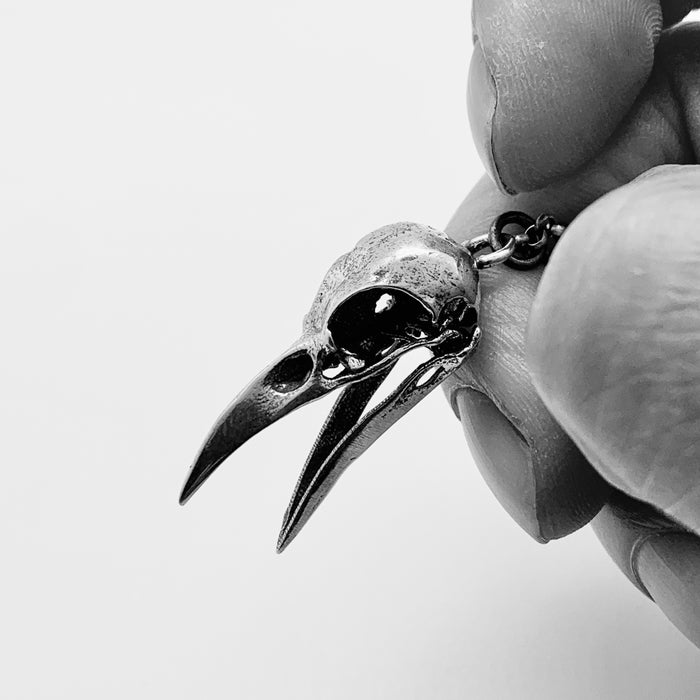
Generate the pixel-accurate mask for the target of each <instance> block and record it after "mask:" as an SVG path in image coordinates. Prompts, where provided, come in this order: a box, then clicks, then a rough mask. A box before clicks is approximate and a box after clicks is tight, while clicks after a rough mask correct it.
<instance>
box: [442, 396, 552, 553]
mask: <svg viewBox="0 0 700 700" xmlns="http://www.w3.org/2000/svg"><path fill="white" fill-rule="evenodd" d="M454 403H455V406H456V408H457V412H458V413H459V418H460V420H461V422H462V427H463V428H464V434H465V436H466V438H467V442H468V443H469V447H470V449H471V451H472V455H473V456H474V460H475V462H476V465H477V467H478V468H479V471H480V472H481V474H482V475H483V477H484V480H485V481H486V483H487V484H488V486H489V488H490V489H491V491H493V493H494V495H495V496H496V498H497V499H498V500H499V502H500V503H501V505H502V506H503V507H504V508H505V509H506V510H507V511H508V513H509V514H510V516H511V517H512V518H513V520H515V522H517V523H518V525H520V527H522V528H523V530H525V531H526V532H527V533H528V534H529V535H531V536H532V537H534V538H535V539H536V540H538V541H540V542H545V541H546V538H545V537H544V536H543V534H542V531H541V528H540V525H539V522H538V519H537V510H536V497H535V479H534V471H533V468H532V459H531V455H530V449H529V447H528V444H527V442H526V441H525V439H524V438H523V436H522V434H521V433H520V432H519V431H518V430H517V428H516V427H515V426H514V425H513V423H511V422H510V421H509V420H508V418H506V416H505V415H504V414H503V413H502V412H501V411H500V410H499V409H498V407H497V406H496V404H494V403H493V401H491V399H490V398H489V397H488V396H486V394H484V393H482V392H481V391H478V390H476V389H472V388H465V389H461V390H460V391H459V392H457V394H456V397H455V401H454Z"/></svg>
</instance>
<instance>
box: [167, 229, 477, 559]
mask: <svg viewBox="0 0 700 700" xmlns="http://www.w3.org/2000/svg"><path fill="white" fill-rule="evenodd" d="M478 297H479V285H478V272H477V269H476V266H475V263H474V258H473V257H472V255H471V254H470V253H469V252H468V251H467V250H466V249H465V248H464V247H462V246H460V245H458V244H457V243H456V242H455V241H453V240H452V239H450V238H449V237H448V236H446V235H445V234H444V233H441V232H439V231H436V230H435V229H432V228H429V227H427V226H421V225H419V224H412V223H399V224H392V225H391V226H385V227H384V228H381V229H378V230H377V231H374V232H373V233H371V234H369V235H367V236H365V237H364V238H363V239H362V240H361V241H360V242H359V243H358V244H357V246H356V247H355V248H354V249H353V250H351V251H350V252H349V253H347V254H345V255H343V256H342V257H341V258H339V259H338V260H337V261H336V262H335V263H334V264H333V265H332V267H331V269H330V270H329V271H328V273H327V275H326V276H325V278H324V280H323V282H322V284H321V287H320V289H319V292H318V294H317V295H316V298H315V299H314V302H313V304H312V307H311V310H310V311H309V313H308V314H307V315H306V317H305V319H304V323H303V334H302V336H301V338H300V339H299V340H298V341H297V342H296V343H295V344H294V345H293V346H292V348H291V349H290V350H289V351H288V352H286V353H285V354H284V355H283V356H282V357H281V358H280V359H278V360H276V361H275V362H273V363H272V364H271V365H269V366H268V367H267V368H265V369H264V370H263V371H262V372H261V373H260V374H258V376H257V377H256V378H255V379H254V380H253V381H252V382H251V383H250V384H249V385H248V387H246V388H245V389H244V390H243V391H242V392H241V393H240V394H239V395H238V396H237V397H236V399H234V401H233V402H232V403H231V404H230V405H229V407H228V408H227V409H226V410H225V411H224V412H223V414H222V415H221V416H220V417H219V419H218V420H217V422H216V423H215V425H214V427H213V428H212V430H211V431H210V433H209V435H208V437H207V439H206V440H205V442H204V445H203V446H202V448H201V450H200V452H199V454H198V456H197V458H196V460H195V463H194V465H193V467H192V469H191V471H190V473H189V475H188V478H187V481H186V483H185V486H184V487H183V490H182V495H181V499H180V500H181V502H182V503H184V502H185V501H186V500H187V499H188V498H189V497H190V496H191V495H192V494H193V493H194V492H195V491H196V490H197V489H198V488H199V486H200V485H201V484H202V483H204V481H205V480H206V479H207V478H208V477H209V476H210V475H211V474H212V472H213V471H214V470H215V469H216V468H217V467H218V466H219V465H220V464H221V463H222V462H223V461H224V460H225V459H226V458H227V457H228V456H229V455H230V454H231V453H233V452H234V451H235V450H236V449H238V447H240V446H241V445H242V444H243V443H244V442H245V441H246V440H248V439H249V438H250V437H252V436H253V435H255V434H256V433H258V432H260V431H261V430H263V429H264V428H265V427H266V426H268V425H270V424H271V423H273V422H274V421H276V420H278V419H279V418H282V417H283V416H285V415H287V414H288V413H290V412H291V411H293V410H295V409H296V408H298V407H299V406H303V405H304V404H306V403H309V402H310V401H313V400H315V399H317V398H319V397H321V396H323V395H325V394H327V393H328V392H330V391H333V390H334V389H337V388H340V387H345V388H344V390H343V393H342V395H341V397H340V399H339V400H338V402H337V403H336V405H335V407H334V409H333V411H332V412H331V414H330V416H329V418H328V420H327V421H326V424H325V425H324V428H323V430H322V431H321V434H320V436H319V438H318V440H317V441H316V444H315V446H314V448H313V450H312V452H311V454H310V455H309V458H308V459H307V462H306V465H305V467H304V470H303V472H302V475H301V477H300V479H299V482H298V484H297V487H296V489H295V492H294V495H293V497H292V501H291V503H290V505H289V508H288V510H287V514H286V516H285V520H284V524H283V527H282V532H281V533H280V539H279V543H278V546H279V548H280V549H282V548H284V546H286V544H288V543H289V542H290V541H291V539H292V538H293V537H294V536H295V535H296V534H297V533H298V531H299V530H300V528H301V527H302V526H303V524H304V523H305V522H306V521H307V520H308V518H309V517H310V516H311V514H312V513H313V512H314V510H315V509H316V508H317V507H318V504H319V503H320V502H321V500H322V499H323V498H324V497H325V496H326V494H327V493H328V491H329V490H330V488H331V487H332V486H333V484H334V483H335V482H336V480H337V479H338V477H339V476H340V474H341V473H342V472H343V471H344V470H345V469H346V468H347V466H348V465H349V464H350V463H351V462H352V461H353V460H355V459H356V458H357V457H359V456H360V455H361V454H362V453H363V452H364V451H365V450H366V449H367V448H368V447H369V446H370V445H371V444H373V443H374V442H375V440H377V438H378V437H379V436H381V435H382V434H383V433H384V432H385V431H386V430H388V428H390V427H391V426H392V425H393V424H394V423H395V422H396V421H397V420H399V418H401V416H403V415H404V414H405V413H406V412H407V411H409V410H410V409H411V408H413V406H415V405H416V404H417V403H418V402H419V401H420V400H421V399H422V398H424V397H425V396H426V395H427V394H428V393H429V392H430V391H432V390H433V389H434V388H435V387H437V386H438V385H439V384H440V383H441V382H442V381H443V380H444V379H445V378H446V377H447V376H448V375H449V374H450V373H451V372H453V371H454V370H455V369H457V367H458V366H459V365H460V363H461V362H462V360H463V359H464V358H465V357H467V356H468V355H469V354H470V353H471V352H472V350H473V349H474V347H475V346H476V344H477V342H478V339H479V329H478V327H477V306H478ZM416 348H429V349H430V350H431V351H432V353H433V357H432V359H430V360H428V361H427V362H424V363H423V364H422V365H420V366H419V367H418V368H417V369H415V370H414V371H413V372H412V373H411V374H410V375H409V376H408V377H406V378H405V379H404V381H403V382H401V383H400V385H399V386H398V388H397V389H396V390H395V391H394V392H393V393H392V394H391V395H390V396H389V397H388V398H386V399H385V400H384V401H383V402H382V403H380V404H379V405H378V406H376V407H375V408H373V409H371V410H369V411H366V412H365V409H366V407H367V405H368V403H369V401H370V399H371V397H372V395H373V394H374V393H375V392H376V390H377V389H378V388H379V386H380V385H381V384H382V382H383V381H384V379H385V378H386V376H387V375H388V373H389V372H390V371H391V370H392V368H393V367H394V366H395V365H396V363H397V361H398V359H399V358H400V357H401V356H403V355H405V354H406V353H408V352H410V351H411V350H413V349H416Z"/></svg>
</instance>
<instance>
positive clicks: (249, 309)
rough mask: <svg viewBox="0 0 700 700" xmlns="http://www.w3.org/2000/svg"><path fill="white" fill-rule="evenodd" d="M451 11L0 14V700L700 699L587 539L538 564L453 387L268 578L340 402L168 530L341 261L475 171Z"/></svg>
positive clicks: (26, 8) (298, 7) (668, 640)
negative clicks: (456, 411) (219, 421)
mask: <svg viewBox="0 0 700 700" xmlns="http://www.w3.org/2000/svg"><path fill="white" fill-rule="evenodd" d="M468 18H469V7H468V6H467V4H466V3H465V2H464V1H463V0H442V1H440V2H432V3H428V2H408V1H407V0H371V1H370V0H356V1H355V2H352V3H339V2H326V1H324V2H322V1H321V0H298V1H296V2H289V1H286V2H285V1H284V0H268V1H267V2H257V3H256V2H242V1H240V0H239V1H238V2H231V1H230V0H228V1H226V2H203V1H201V0H200V1H199V2H193V1H191V2H172V1H171V2H157V1H155V0H138V2H135V1H132V2H129V1H126V2H120V3H104V2H94V0H93V1H87V0H86V1H85V2H68V1H64V2H48V1H47V2H33V1H28V0H23V1H21V2H20V1H17V2H6V1H5V2H1V3H0V65H2V72H1V77H0V94H2V101H3V107H2V114H1V116H0V121H1V122H2V129H1V130H0V140H1V141H2V143H1V148H0V154H1V156H0V204H1V206H0V223H1V225H2V249H1V250H0V286H1V289H0V292H1V295H2V296H1V299H2V302H1V304H2V328H3V343H2V364H1V365H0V373H1V377H0V386H1V387H2V389H1V392H0V402H1V403H0V412H1V416H0V418H1V420H2V426H3V431H2V433H3V439H2V443H1V449H2V459H3V468H2V480H3V483H2V488H0V518H1V522H2V530H1V532H2V534H1V535H0V546H1V550H0V554H1V556H2V579H1V582H0V596H1V597H0V659H2V661H1V662H0V663H1V666H2V667H1V669H0V697H2V698H4V699H5V698H6V699H7V700H20V699H25V698H26V699H31V700H41V699H43V698H51V699H53V698H70V699H71V700H78V699H88V698H89V699H93V698H100V699H105V700H107V699H111V698H115V699H116V698H120V699H121V698H139V699H141V698H148V699H150V698H168V699H169V700H175V699H178V698H207V699H211V700H218V699H220V698H221V699H223V698H226V699H229V698H236V699H248V698H250V699H265V700H267V699H276V698H285V699H290V700H292V699H307V698H312V699H315V698H323V699H326V698H331V699H339V700H340V699H342V700H344V699H347V700H350V699H353V700H354V699H357V698H368V699H374V698H377V699H379V698H381V699H387V700H391V699H397V700H398V699H401V700H404V699H406V698H420V699H424V698H426V699H427V698H438V699H440V700H450V699H452V698H487V699H488V698H567V699H568V698H593V697H595V698H693V697H697V696H698V689H699V688H700V663H698V655H697V651H696V650H695V649H694V647H692V646H691V645H690V644H689V643H688V642H687V641H686V640H685V639H684V638H683V637H682V636H681V635H680V634H679V633H678V632H676V631H675V630H674V629H673V628H672V627H671V625H670V624H669V623H667V622H666V621H665V619H664V618H663V616H662V615H661V614H660V613H659V612H658V611H657V610H656V609H655V607H654V606H653V605H652V604H651V603H650V602H648V601H647V600H645V599H644V598H643V597H642V596H641V595H640V594H638V593H637V592H636V591H635V590H634V589H633V588H632V586H631V585H630V584H629V583H628V582H627V581H626V580H625V579H624V577H623V576H622V575H621V574H620V573H619V572H618V571H617V570H616V569H615V567H614V566H613V565H612V563H611V562H610V561H609V560H608V559H607V556H606V555H605V553H604V552H603V551H602V549H601V548H600V547H599V546H598V544H597V542H596V540H595V538H594V536H593V534H592V533H591V532H590V531H589V530H584V531H582V532H579V533H577V534H576V535H574V536H571V537H569V538H568V539H566V540H565V541H561V542H557V543H553V544H550V545H548V546H546V547H543V546H541V545H537V544H535V543H534V542H533V541H531V540H530V539H529V538H528V536H527V535H525V534H524V533H522V532H521V531H520V530H519V529H518V528H517V527H516V526H515V525H514V524H513V523H512V522H511V521H510V520H509V518H508V517H507V516H506V514H505V513H504V512H503V511H502V510H501V508H500V507H499V505H498V504H497V503H496V501H495V499H494V498H493V497H492V495H491V494H490V492H489V491H488V489H487V488H486V487H485V486H484V484H483V483H482V481H481V479H480V477H479V475H478V474H477V471H476V469H475V467H474V464H473V462H472V459H471V457H470V456H469V454H468V452H467V449H466V447H465V444H464V442H463V438H462V435H461V430H460V426H459V424H458V423H457V422H456V421H455V420H454V418H453V416H452V414H451V412H450V411H449V410H448V407H447V405H446V402H445V401H444V398H443V396H442V395H441V393H440V392H436V393H435V394H433V395H431V396H430V397H429V398H428V399H427V400H426V401H425V402H424V403H422V404H421V405H420V406H419V407H418V408H417V409H416V410H415V411H414V412H413V413H412V414H410V415H409V416H408V417H407V418H406V419H405V420H403V421H402V422H401V423H400V424H399V425H398V426H397V427H396V428H395V429H393V430H392V431H391V432H390V433H389V434H388V435H387V436H385V437H384V438H383V439H382V440H381V441H380V442H379V443H378V444H377V445H375V446H374V448H372V449H371V450H370V451H369V452H368V453H367V454H366V455H365V456H364V457H363V458H362V459H361V460H360V461H359V462H358V463H357V464H356V465H355V466H354V467H353V468H352V469H350V470H349V471H348V473H347V474H346V476H345V477H344V478H343V479H342V480H341V482H340V483H339V484H338V487H337V488H336V489H335V490H334V492H333V493H332V494H331V496H330V497H329V499H328V500H327V501H326V503H325V504H324V506H323V507H322V508H321V509H320V510H319V512H318V513H317V514H316V515H315V516H314V518H313V519H312V520H311V521H310V523H309V525H308V526H307V528H306V529H305V531H304V532H303V533H302V534H301V536H300V537H299V538H298V539H297V540H296V541H295V542H294V544H293V545H292V546H290V548H289V549H288V550H287V552H286V553H285V554H284V555H282V556H277V555H276V554H275V548H274V545H275V540H276V535H277V528H278V526H279V524H280V523H281V518H282V515H283V512H284V509H285V507H286V503H287V499H288V497H289V495H290V493H291V489H292V487H293V485H294V482H295V480H296V477H297V473H298V470H299V468H300V466H301V464H302V463H303V460H304V457H305V455H306V452H307V451H308V449H309V448H310V446H311V444H312V442H313V439H314V436H315V433H316V431H317V430H318V428H319V427H320V423H321V421H322V420H323V417H324V416H325V414H326V412H327V411H328V408H329V403H328V402H323V403H320V404H315V405H313V406H311V407H308V408H307V409H306V410H304V411H300V412H299V413H297V414H294V416H292V417H290V418H288V419H286V420H284V421H282V422H280V423H279V424H277V425H275V426H274V427H272V428H270V429H269V430H268V431H266V433H265V434H263V435H262V436H259V437H258V438H257V439H255V440H253V441H251V442H250V443H248V444H247V445H246V446H245V447H244V448H242V449H241V450H240V452H239V453H238V454H237V455H236V457H235V458H234V459H232V460H231V461H230V463H228V464H227V465H225V466H224V467H222V468H221V469H220V471H219V472H217V474H216V476H215V477H214V478H212V479H211V480H210V482H209V483H207V485H206V487H205V488H203V489H202V491H201V492H200V493H198V494H197V496H196V497H195V498H193V500H192V501H191V503H190V504H189V505H188V506H187V507H186V508H184V509H183V508H180V507H179V506H178V505H177V496H178V492H179V488H180V486H181V484H182V482H183V480H184V477H185V475H186V472H187V468H188V466H189V462H190V460H191V458H192V457H193V455H194V453H195V451H196V449H197V448H198V447H199V444H200V441H201V439H202V438H203V436H204V434H205V433H206V431H207V430H208V428H209V426H210V424H211V422H212V420H213V419H214V418H215V417H216V416H217V415H218V413H219V411H220V409H222V408H223V406H225V405H226V404H227V403H228V401H229V400H230V399H231V398H232V396H233V395H234V394H235V393H236V392H237V390H238V389H239V388H240V387H241V386H242V385H243V384H245V383H246V382H247V380H248V379H249V378H250V377H251V376H252V374H253V373H255V372H257V370H258V369H260V368H261V367H262V366H263V365H265V364H266V363H267V362H268V361H269V360H270V359H272V358H273V357H275V356H276V355H277V354H278V353H279V352H281V351H282V350H283V349H285V348H286V347H287V345H288V344H289V342H291V341H292V340H293V339H294V338H295V337H296V336H297V335H298V331H299V327H300V322H301V317H302V315H303V313H305V311H306V310H307V307H308V305H309V303H310V301H311V299H312V297H313V294H314V292H315V290H316V287H317V285H318V282H319V281H320V279H321V276H322V274H323V272H324V271H325V269H326V268H327V267H328V265H329V264H330V263H331V262H332V260H333V259H334V258H335V257H336V256H337V255H339V254H340V253H342V252H344V251H345V249H347V248H349V247H350V246H351V245H352V244H354V242H355V240H356V239H357V238H358V237H360V236H361V235H363V234H364V233H365V232H367V231H370V230H372V229H374V228H377V227H378V226H380V225H382V224H385V223H389V222H392V221H394V220H399V219H409V220H416V221H420V222H425V223H431V224H433V225H435V226H438V227H440V226H443V225H444V224H445V223H446V221H447V219H448V218H449V217H450V215H451V213H452V211H453V210H454V209H455V208H456V206H457V205H458V204H459V202H460V200H461V199H462V197H463V196H464V194H465V193H466V192H467V191H468V189H469V188H470V186H471V185H472V184H473V183H474V182H475V181H476V179H477V178H478V177H479V175H480V173H481V166H480V164H479V162H478V159H477V156H476V154H475V151H474V149H473V147H472V145H471V142H470V137H469V132H468V125H467V119H466V108H465V97H464V95H465V84H466V74H467V65H468V60H469V54H470V50H471V47H470V41H469V36H470V30H469V23H468Z"/></svg>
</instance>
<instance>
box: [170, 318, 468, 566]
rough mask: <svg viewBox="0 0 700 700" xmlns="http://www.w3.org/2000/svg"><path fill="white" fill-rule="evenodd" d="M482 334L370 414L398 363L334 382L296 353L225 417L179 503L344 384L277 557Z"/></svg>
mask: <svg viewBox="0 0 700 700" xmlns="http://www.w3.org/2000/svg"><path fill="white" fill-rule="evenodd" d="M479 335H480V334H479V330H478V329H476V330H475V332H474V335H473V337H472V339H471V342H470V343H469V345H468V346H467V347H465V348H463V349H462V350H460V351H458V352H453V353H446V354H442V355H438V356H435V357H433V358H432V359H430V360H428V361H427V362H425V363H423V364H422V365H420V366H419V367H418V368H417V369H415V370H414V371H413V372H411V373H410V374H409V375H408V376H407V377H406V378H405V379H404V380H403V381H402V382H401V384H399V386H398V387H397V388H396V389H395V390H394V391H393V392H392V393H391V394H390V395H389V396H388V397H387V398H386V399H385V400H384V401H382V402H381V403H379V404H378V405H376V406H375V407H373V408H372V409H370V410H368V411H366V412H365V409H366V408H367V406H368V404H369V402H370V400H371V398H372V396H373V395H374V394H375V393H376V391H377V390H378V389H379V387H380V386H381V384H382V383H383V382H384V380H385V379H386V377H387V376H388V375H389V373H390V372H391V370H392V369H393V367H394V366H395V365H396V360H393V361H392V362H390V363H388V364H384V365H382V367H381V368H379V369H377V370H376V371H374V372H370V373H367V372H363V373H361V374H360V375H359V376H357V377H356V378H348V377H344V378H341V376H339V377H337V378H335V379H329V378H327V377H325V376H324V375H323V374H322V373H321V372H320V371H319V370H318V368H317V367H316V366H315V363H314V361H313V354H312V352H311V350H310V349H309V348H307V347H305V346H303V345H299V346H296V347H295V348H293V349H292V350H291V351H290V352H289V353H287V354H286V355H284V356H283V357H282V358H281V359H280V360H279V361H277V362H276V363H274V364H272V365H270V366H269V367H268V368H266V369H265V370H263V371H262V372H261V373H260V374H259V375H258V376H257V377H256V378H255V379H254V380H253V381H252V382H251V383H250V384H249V385H248V387H246V388H245V389H244V390H243V391H242V392H241V393H240V394H239V395H238V396H237V397H236V399H234V401H233V402H232V403H231V405H230V406H229V407H228V408H227V409H226V410H225V411H224V413H223V414H222V415H221V416H220V417H219V419H218V421H217V422H216V424H215V425H214V427H213V428H212V430H211V432H210V433H209V436H208V437H207V439H206V441H205V442H204V445H203V447H202V449H201V450H200V453H199V455H198V457H197V459H196V460H195V463H194V465H193V467H192V469H191V471H190V473H189V476H188V477H187V481H186V482H185V485H184V487H183V489H182V494H181V496H180V503H181V504H184V503H185V502H186V501H187V500H188V499H189V498H190V496H191V495H192V494H193V493H194V492H195V491H196V490H197V489H198V488H199V487H200V486H201V485H202V484H203V483H204V481H206V479H207V478H208V477H209V476H210V475H211V474H212V472H213V471H214V470H215V469H216V468H217V467H218V466H219V465H220V464H221V463H222V462H223V461H224V460H225V459H226V458H227V457H228V456H229V455H231V454H232V453H233V452H234V451H235V450H237V449H238V448H239V447H240V446H241V445H242V444H243V443H244V442H245V441H246V440H248V439H249V438H251V437H252V436H253V435H255V434H256V433H259V432H260V431H261V430H263V429H264V428H265V427H267V426H268V425H271V424H272V423H274V422H275V421H276V420H278V419H280V418H282V417H283V416H286V415H287V414H288V413H290V412H291V411H293V410H294V409H296V408H298V407H299V406H303V405H304V404H307V403H309V402H311V401H314V400H315V399H318V398H320V397H322V396H324V395H325V394H327V393H329V392H330V391H332V390H333V389H335V388H338V387H339V386H341V385H343V384H344V385H345V387H344V389H343V391H342V393H341V395H340V397H339V398H338V400H337V401H336V403H335V405H334V407H333V409H332V410H331V413H330V414H329V416H328V418H327V420H326V422H325V424H324V426H323V428H322V430H321V433H320V434H319V436H318V438H317V440H316V443H315V444H314V447H313V449H312V450H311V453H310V454H309V456H308V458H307V460H306V463H305V465H304V468H303V470H302V472H301V475H300V477H299V480H298V482H297V485H296V487H295V489H294V493H293V495H292V499H291V501H290V503H289V506H288V508H287V512H286V514H285V517H284V521H283V524H282V529H281V532H280V535H279V539H278V542H277V551H278V552H281V551H282V550H283V549H284V548H285V547H286V546H287V545H288V544H289V543H290V542H291V541H292V540H293V539H294V537H296V535H297V534H298V533H299V531H300V530H301V528H302V527H303V526H304V524H305V523H306V522H307V521H308V519H309V518H310V517H311V515H312V514H313V512H314V511H315V510H316V508H318V506H319V505H320V503H321V501H322V500H323V499H324V498H325V497H326V495H327V494H328V492H329V491H330V489H331V488H332V487H333V485H334V484H335V483H336V481H337V480H338V478H339V477H340V475H341V474H342V473H343V472H344V471H345V469H347V467H348V466H349V465H350V464H351V463H352V462H353V461H354V460H356V459H357V458H358V457H359V456H360V455H361V454H362V453H363V452H364V451H365V450H367V449H368V448H369V447H370V446H371V445H372V444H373V443H374V442H375V440H377V439H378V438H379V437H380V436H381V435H382V434H383V433H384V432H386V431H387V430H388V429H389V428H390V427H391V426H392V425H394V423H396V422H397V421H398V420H399V418H401V417H402V416H403V415H405V414H406V413H407V412H408V411H410V410H411V409H412V408H413V407H414V406H415V405H416V404H417V403H418V402H419V401H421V400H422V399H423V398H424V397H425V396H427V395H428V394H429V393H430V392H431V391H432V390H433V389H435V388H436V387H437V386H439V385H440V384H441V383H442V382H443V381H444V380H445V379H446V377H447V376H448V375H449V374H451V373H452V372H453V371H454V370H455V369H457V367H459V365H460V364H461V363H462V361H463V360H464V358H465V357H467V355H469V354H470V353H471V351H472V350H473V348H474V347H475V346H476V344H477V342H478V339H479ZM363 414H364V415H363Z"/></svg>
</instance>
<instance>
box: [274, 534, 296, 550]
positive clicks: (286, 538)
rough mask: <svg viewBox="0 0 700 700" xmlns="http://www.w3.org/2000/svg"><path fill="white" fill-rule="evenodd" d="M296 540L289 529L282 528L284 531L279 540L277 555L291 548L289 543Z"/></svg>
mask: <svg viewBox="0 0 700 700" xmlns="http://www.w3.org/2000/svg"><path fill="white" fill-rule="evenodd" d="M293 539H294V535H292V533H291V532H290V531H289V530H288V529H287V528H282V531H281V532H280V534H279V537H278V538H277V554H282V552H284V550H285V549H287V547H288V546H289V543H290V542H291V541H292V540H293Z"/></svg>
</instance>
